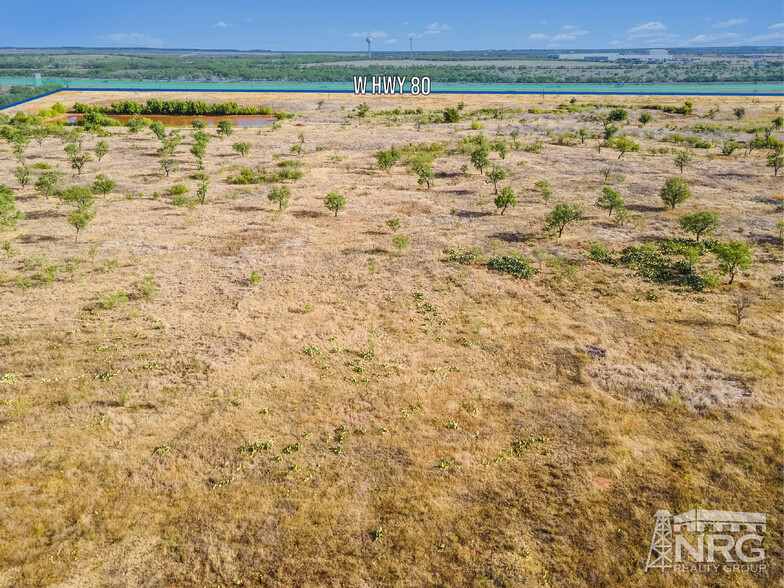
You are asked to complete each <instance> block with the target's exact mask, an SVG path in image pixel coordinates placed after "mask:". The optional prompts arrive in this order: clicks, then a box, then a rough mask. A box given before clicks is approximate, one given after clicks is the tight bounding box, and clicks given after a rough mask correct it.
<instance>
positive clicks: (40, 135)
mask: <svg viewBox="0 0 784 588" xmlns="http://www.w3.org/2000/svg"><path fill="white" fill-rule="evenodd" d="M774 122H775V121H774ZM30 136H31V137H32V138H33V139H35V142H36V143H38V146H39V147H40V146H41V145H43V144H44V139H46V138H47V137H48V136H49V129H47V128H46V127H44V126H40V127H33V128H32V129H30Z"/></svg>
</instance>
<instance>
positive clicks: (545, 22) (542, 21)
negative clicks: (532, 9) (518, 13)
mask: <svg viewBox="0 0 784 588" xmlns="http://www.w3.org/2000/svg"><path fill="white" fill-rule="evenodd" d="M539 24H547V21H546V20H540V21H539Z"/></svg>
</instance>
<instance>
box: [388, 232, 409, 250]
mask: <svg viewBox="0 0 784 588" xmlns="http://www.w3.org/2000/svg"><path fill="white" fill-rule="evenodd" d="M392 245H394V246H395V247H397V249H398V251H403V249H405V248H406V247H408V246H409V245H411V237H404V236H403V235H395V236H394V237H392Z"/></svg>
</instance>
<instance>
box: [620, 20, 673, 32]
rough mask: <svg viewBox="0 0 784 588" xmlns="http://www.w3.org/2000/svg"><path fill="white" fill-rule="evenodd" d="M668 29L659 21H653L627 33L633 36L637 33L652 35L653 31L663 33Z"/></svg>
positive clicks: (628, 30)
mask: <svg viewBox="0 0 784 588" xmlns="http://www.w3.org/2000/svg"><path fill="white" fill-rule="evenodd" d="M666 29H667V27H665V26H664V25H663V24H662V23H660V22H659V21H656V20H652V21H651V22H646V23H645V24H640V25H637V26H636V27H632V28H630V29H627V30H626V32H627V33H629V34H632V35H633V34H635V33H650V32H653V31H663V30H666Z"/></svg>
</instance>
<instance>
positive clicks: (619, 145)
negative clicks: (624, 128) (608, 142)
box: [613, 135, 640, 159]
mask: <svg viewBox="0 0 784 588" xmlns="http://www.w3.org/2000/svg"><path fill="white" fill-rule="evenodd" d="M613 146H614V147H615V148H616V149H617V150H618V151H620V153H621V154H620V155H619V156H618V159H620V158H621V157H623V156H624V154H625V153H628V152H630V151H639V150H640V144H639V143H636V142H635V141H632V140H631V139H630V138H629V137H627V136H626V135H621V136H620V137H618V138H617V139H615V141H613Z"/></svg>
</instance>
